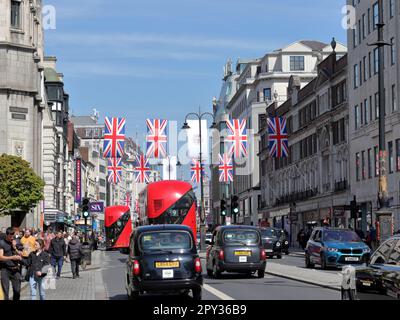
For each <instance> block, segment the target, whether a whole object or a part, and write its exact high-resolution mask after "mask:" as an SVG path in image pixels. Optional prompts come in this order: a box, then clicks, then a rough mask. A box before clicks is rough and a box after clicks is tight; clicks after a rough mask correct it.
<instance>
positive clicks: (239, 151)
mask: <svg viewBox="0 0 400 320" xmlns="http://www.w3.org/2000/svg"><path fill="white" fill-rule="evenodd" d="M246 123H247V122H246V120H245V119H244V120H239V119H233V120H232V121H230V120H226V126H227V128H228V136H227V137H226V140H227V141H228V142H229V144H230V148H229V155H230V156H233V157H234V158H236V159H239V158H241V157H247V129H246Z"/></svg>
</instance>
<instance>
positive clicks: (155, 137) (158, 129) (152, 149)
mask: <svg viewBox="0 0 400 320" xmlns="http://www.w3.org/2000/svg"><path fill="white" fill-rule="evenodd" d="M167 123H168V122H167V120H160V119H154V120H151V119H147V120H146V124H147V136H146V142H147V153H146V156H147V158H156V159H160V158H166V157H167V142H168V137H167V134H166V132H167Z"/></svg>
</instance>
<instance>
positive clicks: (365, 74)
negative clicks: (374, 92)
mask: <svg viewBox="0 0 400 320" xmlns="http://www.w3.org/2000/svg"><path fill="white" fill-rule="evenodd" d="M363 74H364V82H366V81H367V57H364V58H363Z"/></svg>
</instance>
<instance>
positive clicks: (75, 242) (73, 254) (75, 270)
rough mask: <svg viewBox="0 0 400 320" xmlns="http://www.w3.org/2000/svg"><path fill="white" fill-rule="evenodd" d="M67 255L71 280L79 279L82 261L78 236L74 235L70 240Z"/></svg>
mask: <svg viewBox="0 0 400 320" xmlns="http://www.w3.org/2000/svg"><path fill="white" fill-rule="evenodd" d="M68 255H69V260H70V261H71V271H72V279H76V278H79V265H80V263H81V259H82V256H83V254H82V244H81V242H80V241H79V238H78V235H77V234H74V235H73V237H72V240H71V241H70V242H69V244H68Z"/></svg>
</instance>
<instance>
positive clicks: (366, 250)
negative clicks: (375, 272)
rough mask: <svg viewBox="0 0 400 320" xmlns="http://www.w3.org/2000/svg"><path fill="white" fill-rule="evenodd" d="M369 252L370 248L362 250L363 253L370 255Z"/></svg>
mask: <svg viewBox="0 0 400 320" xmlns="http://www.w3.org/2000/svg"><path fill="white" fill-rule="evenodd" d="M370 252H371V249H370V248H364V249H363V253H370Z"/></svg>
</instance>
